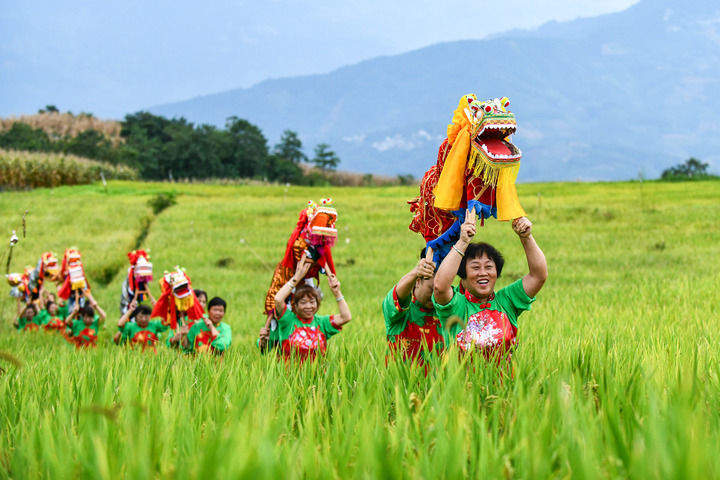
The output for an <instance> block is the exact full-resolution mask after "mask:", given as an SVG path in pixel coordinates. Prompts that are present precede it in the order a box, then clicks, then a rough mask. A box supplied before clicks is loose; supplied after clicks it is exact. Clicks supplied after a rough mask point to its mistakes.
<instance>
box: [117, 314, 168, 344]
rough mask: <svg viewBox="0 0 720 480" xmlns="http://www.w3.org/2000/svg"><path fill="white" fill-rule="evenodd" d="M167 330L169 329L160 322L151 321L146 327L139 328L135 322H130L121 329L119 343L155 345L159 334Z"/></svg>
mask: <svg viewBox="0 0 720 480" xmlns="http://www.w3.org/2000/svg"><path fill="white" fill-rule="evenodd" d="M168 328H170V327H168V326H166V325H163V324H162V322H161V321H160V320H151V321H150V322H148V325H147V327H141V326H140V325H138V324H137V323H136V322H135V321H131V322H128V323H126V324H125V326H124V327H123V329H122V338H121V340H120V341H121V342H122V343H125V342H127V341H130V342H131V343H142V344H147V343H152V344H156V343H158V341H159V340H160V334H161V333H162V332H164V331H166V330H167V329H168Z"/></svg>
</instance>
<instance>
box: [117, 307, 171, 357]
mask: <svg viewBox="0 0 720 480" xmlns="http://www.w3.org/2000/svg"><path fill="white" fill-rule="evenodd" d="M151 313H152V309H151V308H150V307H149V306H148V305H138V304H137V302H136V301H132V302H131V303H130V305H129V306H128V309H127V311H126V312H125V313H124V314H123V316H122V317H120V320H118V330H120V332H122V335H121V337H120V341H119V343H128V342H129V343H130V345H131V346H135V345H140V346H141V347H142V349H143V351H144V350H145V349H146V348H148V347H150V348H152V349H153V351H155V346H156V345H157V343H158V342H159V341H160V334H161V333H162V332H164V331H166V330H168V329H169V328H170V327H168V326H167V325H163V324H162V322H161V321H159V320H153V321H150V314H151ZM132 316H134V317H135V318H134V320H132V321H131V320H130V317H132Z"/></svg>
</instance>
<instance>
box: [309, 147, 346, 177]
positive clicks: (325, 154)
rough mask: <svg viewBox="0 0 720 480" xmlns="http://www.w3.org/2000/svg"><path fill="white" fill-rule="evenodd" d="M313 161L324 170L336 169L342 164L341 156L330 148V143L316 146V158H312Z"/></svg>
mask: <svg viewBox="0 0 720 480" xmlns="http://www.w3.org/2000/svg"><path fill="white" fill-rule="evenodd" d="M312 163H313V164H314V165H315V166H316V167H318V168H319V169H320V170H323V171H328V170H335V169H336V168H337V166H338V165H339V164H340V158H338V156H337V155H336V154H335V152H333V151H332V150H330V145H328V144H327V143H321V144H319V145H317V146H316V147H315V158H313V159H312Z"/></svg>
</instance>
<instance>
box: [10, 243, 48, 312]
mask: <svg viewBox="0 0 720 480" xmlns="http://www.w3.org/2000/svg"><path fill="white" fill-rule="evenodd" d="M59 275H60V267H59V266H58V261H57V257H56V256H55V254H54V253H52V252H45V253H43V254H42V255H41V256H40V259H39V260H38V262H37V265H36V266H35V268H33V267H30V266H28V267H25V271H24V272H23V273H22V274H18V273H9V274H8V275H6V278H7V280H8V284H10V286H11V287H12V289H11V291H10V296H11V297H15V298H21V299H23V300H24V301H25V302H26V303H27V302H31V301H32V302H34V301H36V300H38V298H40V291H41V290H42V287H43V284H44V283H45V280H51V281H52V280H58V279H59Z"/></svg>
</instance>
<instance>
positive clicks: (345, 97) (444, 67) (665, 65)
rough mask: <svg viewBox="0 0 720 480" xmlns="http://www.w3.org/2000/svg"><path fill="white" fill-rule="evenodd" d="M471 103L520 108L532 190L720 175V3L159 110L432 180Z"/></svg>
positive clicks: (656, 9) (474, 45) (369, 64)
mask: <svg viewBox="0 0 720 480" xmlns="http://www.w3.org/2000/svg"><path fill="white" fill-rule="evenodd" d="M710 3H712V5H710ZM470 92H475V93H477V94H478V96H479V97H481V98H484V97H499V96H505V95H506V96H508V97H510V100H511V103H512V105H511V108H512V110H513V111H514V112H515V114H516V116H517V119H518V125H519V128H518V133H517V135H516V136H515V140H514V142H515V143H516V144H517V145H518V146H519V147H520V148H521V149H522V150H523V152H524V160H523V166H522V168H521V170H520V180H521V181H535V180H573V179H585V180H614V179H627V178H634V177H637V176H638V174H639V173H641V172H642V174H643V175H645V176H646V177H653V176H657V175H658V174H659V173H660V172H661V171H662V169H664V168H666V167H667V166H669V165H672V164H675V163H679V162H681V161H684V160H685V159H686V158H688V157H689V156H695V157H698V158H701V159H702V160H704V161H708V162H710V163H711V166H712V167H711V168H712V169H713V170H715V171H718V170H720V168H719V167H720V153H718V152H720V114H718V112H720V5H718V4H717V3H716V2H704V1H701V0H691V1H690V2H686V3H684V4H683V5H682V7H680V6H679V5H678V4H677V3H676V2H671V1H669V0H644V1H642V2H640V3H638V4H636V5H634V6H632V7H630V8H629V9H627V10H625V11H622V12H618V13H613V14H608V15H603V16H600V17H594V18H587V19H579V20H575V21H571V22H563V23H558V22H550V23H547V24H545V25H543V26H542V27H540V28H538V29H537V30H534V31H512V32H508V33H506V34H503V35H498V36H494V37H492V38H488V39H484V40H467V41H460V42H451V43H443V44H437V45H433V46H430V47H427V48H423V49H420V50H416V51H412V52H408V53H404V54H401V55H395V56H388V57H378V58H375V59H372V60H368V61H365V62H361V63H358V64H356V65H352V66H348V67H344V68H340V69H338V70H335V71H333V72H331V73H328V74H323V75H311V76H303V77H294V78H282V79H276V80H268V81H264V82H262V83H259V84H257V85H255V86H253V87H251V88H247V89H238V90H231V91H227V92H223V93H218V94H215V95H208V96H203V97H197V98H194V99H191V100H187V101H183V102H179V103H173V104H168V105H161V106H156V107H152V108H150V109H149V110H150V111H152V112H154V113H157V114H161V115H165V116H184V117H186V118H188V119H189V120H191V121H195V122H202V123H212V124H217V125H222V124H223V123H224V121H225V118H226V117H229V116H231V115H237V116H239V117H241V118H246V119H248V120H250V121H251V122H253V123H256V124H258V125H259V126H260V127H261V128H262V129H263V131H264V132H265V134H266V135H267V136H268V138H269V140H270V141H271V143H274V142H275V141H277V139H278V138H279V137H280V134H281V132H282V130H283V129H286V128H289V129H293V130H296V131H297V132H299V133H300V136H301V138H302V140H303V142H304V143H305V146H306V147H307V148H306V149H307V150H308V151H310V150H311V148H312V146H313V145H315V144H316V143H319V142H327V143H330V144H331V145H332V147H333V148H334V149H335V150H336V151H337V152H338V154H339V155H340V157H341V158H342V160H343V163H342V165H341V168H343V169H346V170H353V171H360V172H372V173H383V174H398V173H412V174H415V175H421V174H422V173H423V172H424V171H425V170H426V169H427V168H428V167H429V166H430V165H431V164H432V163H433V162H434V161H435V157H436V155H437V148H438V146H439V144H440V143H441V141H442V139H443V138H444V137H445V127H446V125H447V123H448V122H449V120H450V118H451V117H452V111H453V110H454V108H455V106H456V105H457V102H458V99H459V98H460V96H462V95H463V94H465V93H470Z"/></svg>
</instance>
